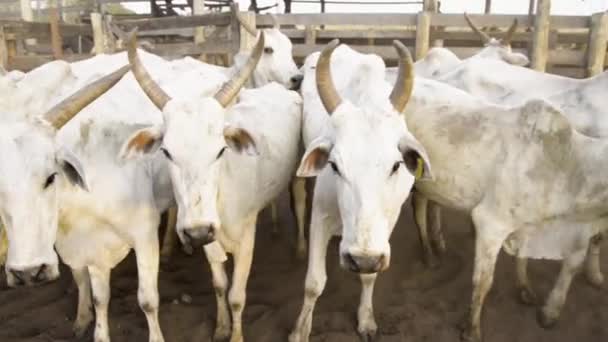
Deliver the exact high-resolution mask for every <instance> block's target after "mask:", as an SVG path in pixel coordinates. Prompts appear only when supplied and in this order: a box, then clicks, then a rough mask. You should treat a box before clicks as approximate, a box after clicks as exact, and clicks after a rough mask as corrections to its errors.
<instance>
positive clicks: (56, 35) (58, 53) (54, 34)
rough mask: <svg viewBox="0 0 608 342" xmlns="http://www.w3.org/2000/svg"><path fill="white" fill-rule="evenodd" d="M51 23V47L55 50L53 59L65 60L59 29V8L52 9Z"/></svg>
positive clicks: (50, 13)
mask: <svg viewBox="0 0 608 342" xmlns="http://www.w3.org/2000/svg"><path fill="white" fill-rule="evenodd" d="M49 23H50V26H51V47H52V48H53V57H54V58H55V59H61V58H63V48H62V46H63V42H62V39H61V32H60V29H59V13H57V8H54V7H53V8H51V9H50V12H49Z"/></svg>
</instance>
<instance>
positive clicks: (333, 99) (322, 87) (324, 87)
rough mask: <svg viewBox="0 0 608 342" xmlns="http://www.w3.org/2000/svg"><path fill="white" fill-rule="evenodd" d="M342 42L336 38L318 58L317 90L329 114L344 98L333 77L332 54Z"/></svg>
mask: <svg viewBox="0 0 608 342" xmlns="http://www.w3.org/2000/svg"><path fill="white" fill-rule="evenodd" d="M339 44H340V40H338V39H334V40H332V41H331V42H329V44H327V46H326V47H325V49H323V51H322V52H321V56H319V60H317V68H316V77H317V91H318V92H319V97H321V102H323V107H325V110H326V111H327V113H329V115H331V114H332V113H333V112H334V111H335V110H336V108H338V106H339V105H340V103H342V98H340V95H339V94H338V91H337V90H336V86H335V85H334V81H333V79H332V77H331V63H330V61H331V54H332V53H333V52H334V50H335V49H336V47H338V45H339Z"/></svg>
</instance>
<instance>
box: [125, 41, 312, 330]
mask: <svg viewBox="0 0 608 342" xmlns="http://www.w3.org/2000/svg"><path fill="white" fill-rule="evenodd" d="M264 37H265V34H264V33H261V34H260V38H259V40H258V42H257V44H256V46H255V48H254V50H253V52H252V54H251V56H250V59H249V61H248V62H247V63H246V64H245V65H244V66H243V69H242V70H241V72H239V73H238V74H237V75H236V76H235V77H234V78H233V79H232V80H231V81H229V82H227V83H226V84H225V85H224V86H223V87H222V88H221V89H220V90H219V91H218V92H217V93H216V94H215V96H213V97H206V98H174V99H172V98H171V97H169V96H168V95H167V94H166V93H165V92H164V91H163V90H162V89H161V88H160V87H159V86H158V85H157V84H156V83H155V82H154V81H153V80H152V79H151V78H150V75H149V74H148V73H147V71H146V70H145V69H144V66H143V65H142V64H141V62H140V61H139V58H138V56H137V53H136V50H135V49H134V45H131V46H130V49H129V57H130V61H131V65H132V68H133V71H134V73H135V76H136V78H137V80H138V81H139V83H140V85H141V87H142V89H143V90H144V91H145V92H146V94H147V95H148V96H149V97H150V99H151V100H152V101H153V102H154V103H155V104H156V105H157V107H158V108H159V109H162V112H163V118H164V120H163V123H162V124H160V125H157V126H153V127H149V128H145V129H142V130H139V131H137V132H136V133H134V134H133V135H132V137H131V138H130V139H128V140H127V141H126V143H125V144H124V148H123V152H122V154H123V156H125V157H131V156H137V155H145V154H150V153H156V151H161V152H162V154H164V156H165V163H166V164H167V165H168V167H169V169H170V175H171V180H172V184H173V191H174V192H175V195H176V200H177V205H178V209H179V210H178V220H177V230H178V234H179V236H180V239H181V241H182V242H183V243H185V244H189V245H192V246H193V247H197V246H200V245H203V244H209V243H210V245H209V246H206V247H205V252H206V254H207V257H208V259H209V263H210V265H211V271H212V274H213V284H214V288H215V290H216V298H217V310H218V311H217V325H216V330H215V335H214V338H215V339H216V340H219V339H225V338H228V337H230V340H231V341H233V342H236V341H242V340H243V334H242V323H241V316H242V312H243V309H244V307H245V298H246V291H245V289H246V285H247V279H248V277H249V272H250V269H251V262H252V258H253V246H254V238H255V230H256V220H257V215H258V213H259V211H260V210H261V209H263V208H264V207H265V206H266V205H267V204H268V203H269V202H270V201H271V200H272V199H274V198H275V197H276V196H277V195H278V194H279V193H280V192H281V191H282V190H284V189H285V188H286V187H287V185H288V184H289V181H290V180H291V178H292V177H293V175H294V173H295V167H296V163H297V158H298V147H299V140H300V138H299V136H300V126H301V99H300V97H299V95H298V94H297V93H295V92H292V91H289V90H286V89H285V88H284V87H282V86H280V85H278V84H274V83H271V84H269V85H266V86H264V87H261V88H258V89H252V90H243V91H241V92H240V94H239V102H238V103H237V104H235V105H233V106H229V105H230V103H231V102H232V101H233V100H234V98H235V96H236V95H237V94H238V93H239V89H240V88H241V86H242V85H243V84H244V83H245V81H246V80H247V78H248V77H249V76H250V75H251V73H252V71H253V69H254V68H255V66H256V63H257V62H258V60H259V59H260V56H261V55H262V54H263V50H264V46H265V43H264ZM224 250H225V251H226V252H228V253H231V254H232V255H233V257H234V273H233V278H232V286H231V289H230V292H229V294H228V298H227V299H228V301H226V293H227V292H226V290H227V287H228V279H227V276H226V273H225V270H224V266H223V264H222V262H223V261H224V258H223V255H222V254H223V251H224ZM227 304H229V306H230V311H228V306H227ZM231 318H232V319H231ZM231 325H232V328H231Z"/></svg>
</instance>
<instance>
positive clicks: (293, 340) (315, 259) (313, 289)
mask: <svg viewBox="0 0 608 342" xmlns="http://www.w3.org/2000/svg"><path fill="white" fill-rule="evenodd" d="M314 206H315V202H313V207H314ZM317 209H318V208H313V213H312V218H311V224H310V242H309V243H310V245H309V247H310V251H309V254H308V270H307V271H306V282H305V286H304V303H303V304H302V310H301V311H300V315H299V316H298V320H297V321H296V325H295V327H294V329H293V331H292V332H291V334H290V335H289V342H308V339H309V336H310V330H311V328H312V313H313V310H314V308H315V303H316V302H317V298H319V296H320V295H321V293H322V292H323V289H324V288H325V282H326V281H327V270H326V265H325V258H326V256H327V245H328V244H329V240H330V239H331V236H332V235H331V233H330V231H329V229H327V228H328V227H327V225H325V224H324V223H323V219H322V218H321V217H320V216H321V215H318V214H317V212H318V210H317Z"/></svg>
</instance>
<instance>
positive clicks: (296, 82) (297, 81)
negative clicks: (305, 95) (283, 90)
mask: <svg viewBox="0 0 608 342" xmlns="http://www.w3.org/2000/svg"><path fill="white" fill-rule="evenodd" d="M303 79H304V75H295V76H292V77H291V78H290V81H291V88H290V90H299V89H300V86H301V85H302V80H303Z"/></svg>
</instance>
